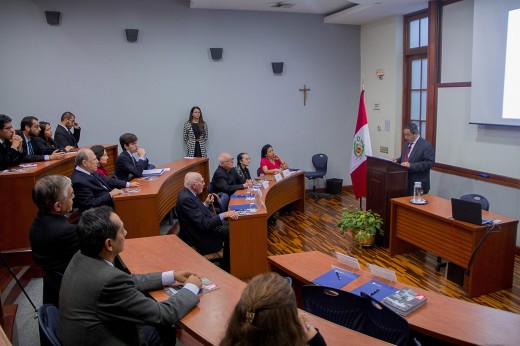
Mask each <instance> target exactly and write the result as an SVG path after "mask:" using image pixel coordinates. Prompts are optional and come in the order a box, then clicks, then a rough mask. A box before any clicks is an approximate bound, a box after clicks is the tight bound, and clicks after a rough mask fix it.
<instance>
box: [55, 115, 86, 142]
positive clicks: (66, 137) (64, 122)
mask: <svg viewBox="0 0 520 346" xmlns="http://www.w3.org/2000/svg"><path fill="white" fill-rule="evenodd" d="M80 136H81V127H79V124H78V123H77V122H76V116H75V115H74V114H72V113H71V112H65V113H63V114H62V115H61V123H60V124H58V126H56V131H55V132H54V141H55V142H56V144H57V145H58V148H59V149H60V150H64V151H66V152H69V151H71V150H74V149H75V148H78V142H79V137H80Z"/></svg>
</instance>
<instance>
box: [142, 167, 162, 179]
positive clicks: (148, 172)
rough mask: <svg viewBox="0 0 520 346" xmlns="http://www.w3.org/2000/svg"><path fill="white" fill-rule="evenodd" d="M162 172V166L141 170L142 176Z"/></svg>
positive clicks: (160, 173)
mask: <svg viewBox="0 0 520 346" xmlns="http://www.w3.org/2000/svg"><path fill="white" fill-rule="evenodd" d="M163 173H164V169H162V168H156V169H145V170H144V171H143V176H144V177H150V176H154V175H162V174H163Z"/></svg>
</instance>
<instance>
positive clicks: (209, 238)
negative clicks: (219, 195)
mask: <svg viewBox="0 0 520 346" xmlns="http://www.w3.org/2000/svg"><path fill="white" fill-rule="evenodd" d="M203 190H204V179H203V178H202V176H201V175H200V174H199V173H196V172H189V173H186V175H185V176H184V189H183V190H182V191H181V192H180V193H179V196H178V197H177V206H176V208H175V209H176V211H177V216H178V218H179V223H180V229H181V231H180V234H179V236H180V238H181V239H182V240H184V241H185V242H186V243H187V244H188V245H190V246H195V249H197V251H198V252H199V253H200V254H202V255H207V254H210V253H214V252H218V251H220V250H221V249H222V248H223V247H224V259H223V262H224V263H223V266H224V267H225V266H228V265H229V222H228V221H227V220H225V219H226V218H231V219H233V220H236V219H238V214H237V212H235V211H226V212H223V213H220V214H219V215H215V214H213V213H212V212H211V211H210V210H209V209H208V206H209V204H210V203H212V202H213V196H212V195H208V198H206V201H205V202H204V203H202V201H201V200H200V199H199V196H200V195H201V194H202V191H203Z"/></svg>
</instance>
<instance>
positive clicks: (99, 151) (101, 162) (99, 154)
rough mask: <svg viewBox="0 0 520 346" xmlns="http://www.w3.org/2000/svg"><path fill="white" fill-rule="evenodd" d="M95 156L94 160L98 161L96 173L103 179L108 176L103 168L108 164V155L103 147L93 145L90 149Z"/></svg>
mask: <svg viewBox="0 0 520 346" xmlns="http://www.w3.org/2000/svg"><path fill="white" fill-rule="evenodd" d="M90 150H92V151H93V152H94V154H95V155H96V159H98V167H97V169H96V172H98V173H99V175H103V176H105V177H108V176H110V174H109V173H108V171H107V170H106V168H105V165H106V164H107V162H108V154H107V151H106V150H105V147H103V146H102V145H94V146H93V147H92V148H90Z"/></svg>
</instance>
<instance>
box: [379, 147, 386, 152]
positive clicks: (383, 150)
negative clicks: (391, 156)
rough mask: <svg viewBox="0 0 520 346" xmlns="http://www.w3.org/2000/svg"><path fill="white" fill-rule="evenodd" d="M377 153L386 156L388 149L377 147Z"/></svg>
mask: <svg viewBox="0 0 520 346" xmlns="http://www.w3.org/2000/svg"><path fill="white" fill-rule="evenodd" d="M379 152H380V153H382V154H388V147H379Z"/></svg>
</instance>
